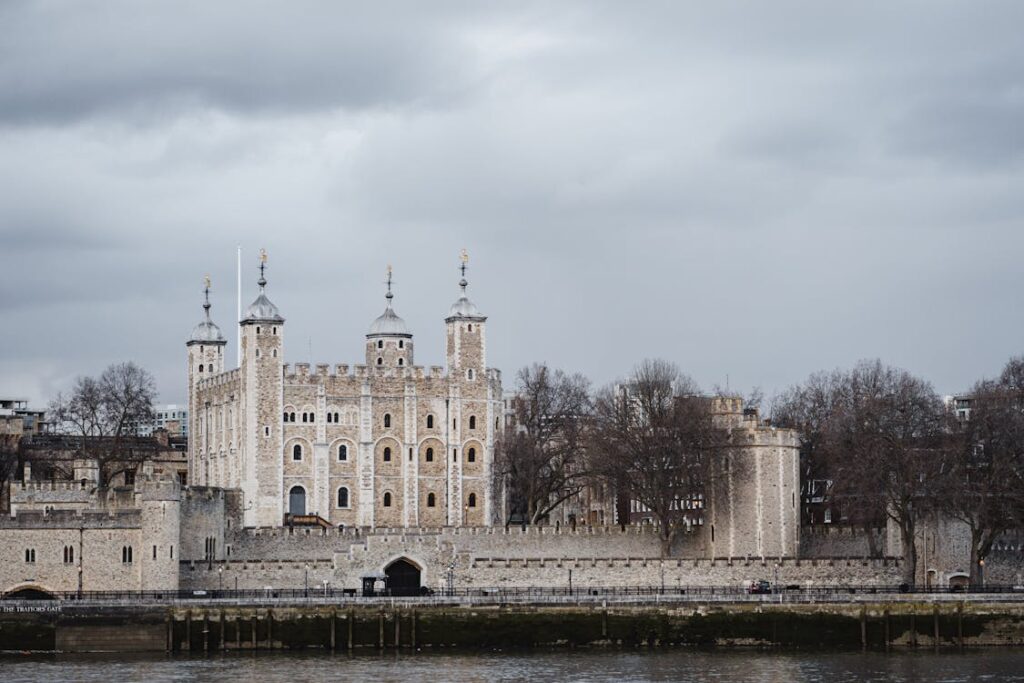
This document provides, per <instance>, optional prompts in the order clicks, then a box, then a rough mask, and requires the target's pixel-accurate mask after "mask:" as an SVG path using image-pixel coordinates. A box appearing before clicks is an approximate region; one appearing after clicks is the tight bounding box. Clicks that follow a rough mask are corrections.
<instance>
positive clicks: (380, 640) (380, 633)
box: [377, 610, 384, 650]
mask: <svg viewBox="0 0 1024 683" xmlns="http://www.w3.org/2000/svg"><path fill="white" fill-rule="evenodd" d="M377 647H378V648H379V649H381V650H383V649H384V610H381V611H380V614H379V615H377Z"/></svg>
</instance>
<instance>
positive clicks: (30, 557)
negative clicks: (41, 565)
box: [25, 548, 36, 563]
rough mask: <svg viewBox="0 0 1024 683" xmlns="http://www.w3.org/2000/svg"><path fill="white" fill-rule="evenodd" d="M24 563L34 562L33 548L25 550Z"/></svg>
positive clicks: (34, 553) (34, 551)
mask: <svg viewBox="0 0 1024 683" xmlns="http://www.w3.org/2000/svg"><path fill="white" fill-rule="evenodd" d="M25 561H26V562H29V563H32V562H35V561H36V549H35V548H25Z"/></svg>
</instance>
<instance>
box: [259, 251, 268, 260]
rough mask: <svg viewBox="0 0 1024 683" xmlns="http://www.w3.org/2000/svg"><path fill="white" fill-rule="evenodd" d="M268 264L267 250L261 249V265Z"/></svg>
mask: <svg viewBox="0 0 1024 683" xmlns="http://www.w3.org/2000/svg"><path fill="white" fill-rule="evenodd" d="M266 262H267V250H266V249H260V263H266Z"/></svg>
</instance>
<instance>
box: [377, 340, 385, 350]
mask: <svg viewBox="0 0 1024 683" xmlns="http://www.w3.org/2000/svg"><path fill="white" fill-rule="evenodd" d="M377 348H378V349H383V348H384V340H383V339H378V340H377Z"/></svg>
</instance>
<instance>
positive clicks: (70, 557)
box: [64, 545, 75, 564]
mask: <svg viewBox="0 0 1024 683" xmlns="http://www.w3.org/2000/svg"><path fill="white" fill-rule="evenodd" d="M74 563H75V546H73V545H66V546H64V564H74Z"/></svg>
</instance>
